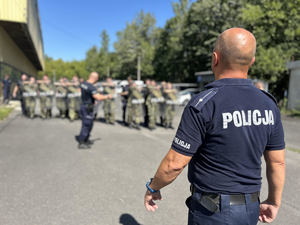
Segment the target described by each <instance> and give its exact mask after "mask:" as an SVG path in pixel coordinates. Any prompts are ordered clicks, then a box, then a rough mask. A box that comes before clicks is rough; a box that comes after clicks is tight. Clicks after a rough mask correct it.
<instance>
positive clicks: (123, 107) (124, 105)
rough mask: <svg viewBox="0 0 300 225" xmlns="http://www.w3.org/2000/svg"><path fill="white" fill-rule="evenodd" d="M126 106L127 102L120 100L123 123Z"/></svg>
mask: <svg viewBox="0 0 300 225" xmlns="http://www.w3.org/2000/svg"><path fill="white" fill-rule="evenodd" d="M126 108H127V102H125V101H123V102H122V109H123V115H122V119H123V123H125V121H126Z"/></svg>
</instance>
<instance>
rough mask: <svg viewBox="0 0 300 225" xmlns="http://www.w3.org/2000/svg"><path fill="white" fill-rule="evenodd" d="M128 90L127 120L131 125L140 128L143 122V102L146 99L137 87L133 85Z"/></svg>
mask: <svg viewBox="0 0 300 225" xmlns="http://www.w3.org/2000/svg"><path fill="white" fill-rule="evenodd" d="M128 92H129V93H128V103H127V110H126V111H127V122H128V125H129V126H133V127H136V128H138V126H139V124H140V123H141V116H142V115H141V114H142V104H143V103H144V102H145V100H144V98H143V96H142V94H141V92H140V91H139V90H138V89H137V88H136V87H132V86H131V87H130V88H129V90H128Z"/></svg>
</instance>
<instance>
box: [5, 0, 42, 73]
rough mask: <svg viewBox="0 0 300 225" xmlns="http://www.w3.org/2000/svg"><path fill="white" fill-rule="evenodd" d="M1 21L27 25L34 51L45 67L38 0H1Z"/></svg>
mask: <svg viewBox="0 0 300 225" xmlns="http://www.w3.org/2000/svg"><path fill="white" fill-rule="evenodd" d="M0 21H7V22H16V23H22V24H26V25H27V29H28V31H29V34H30V39H31V40H32V42H33V45H34V51H35V52H36V54H37V56H38V58H39V61H40V64H41V66H42V67H44V53H43V52H44V49H43V40H42V32H41V25H40V16H39V11H38V2H37V0H0ZM0 54H1V53H0Z"/></svg>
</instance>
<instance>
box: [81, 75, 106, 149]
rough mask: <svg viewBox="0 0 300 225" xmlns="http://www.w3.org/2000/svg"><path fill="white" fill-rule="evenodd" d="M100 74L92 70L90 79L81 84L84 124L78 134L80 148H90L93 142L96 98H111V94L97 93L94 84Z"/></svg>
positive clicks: (100, 99) (99, 99)
mask: <svg viewBox="0 0 300 225" xmlns="http://www.w3.org/2000/svg"><path fill="white" fill-rule="evenodd" d="M98 79H99V75H98V73H97V72H92V73H91V74H90V76H89V79H88V80H87V81H85V82H82V83H81V84H80V88H81V100H82V102H81V105H80V116H81V119H82V125H81V130H80V134H79V135H78V136H76V137H75V138H76V140H77V141H78V143H79V144H78V148H79V149H88V148H90V147H91V145H92V144H93V141H91V140H90V139H89V137H90V133H91V131H92V128H93V123H94V103H95V100H98V101H102V100H105V99H108V98H111V97H112V96H111V95H101V94H98V93H97V89H96V87H94V84H95V83H96V82H97V81H98Z"/></svg>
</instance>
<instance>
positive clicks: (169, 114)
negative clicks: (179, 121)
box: [163, 82, 177, 129]
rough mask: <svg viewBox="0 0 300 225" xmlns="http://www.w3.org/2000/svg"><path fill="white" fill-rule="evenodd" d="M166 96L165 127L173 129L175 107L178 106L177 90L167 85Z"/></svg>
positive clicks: (169, 84)
mask: <svg viewBox="0 0 300 225" xmlns="http://www.w3.org/2000/svg"><path fill="white" fill-rule="evenodd" d="M164 96H165V119H164V124H163V125H164V127H165V128H171V129H174V127H173V124H172V123H173V119H174V116H175V105H176V104H177V98H176V90H175V89H173V87H172V84H171V83H169V82H168V83H167V86H166V89H165V90H164Z"/></svg>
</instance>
